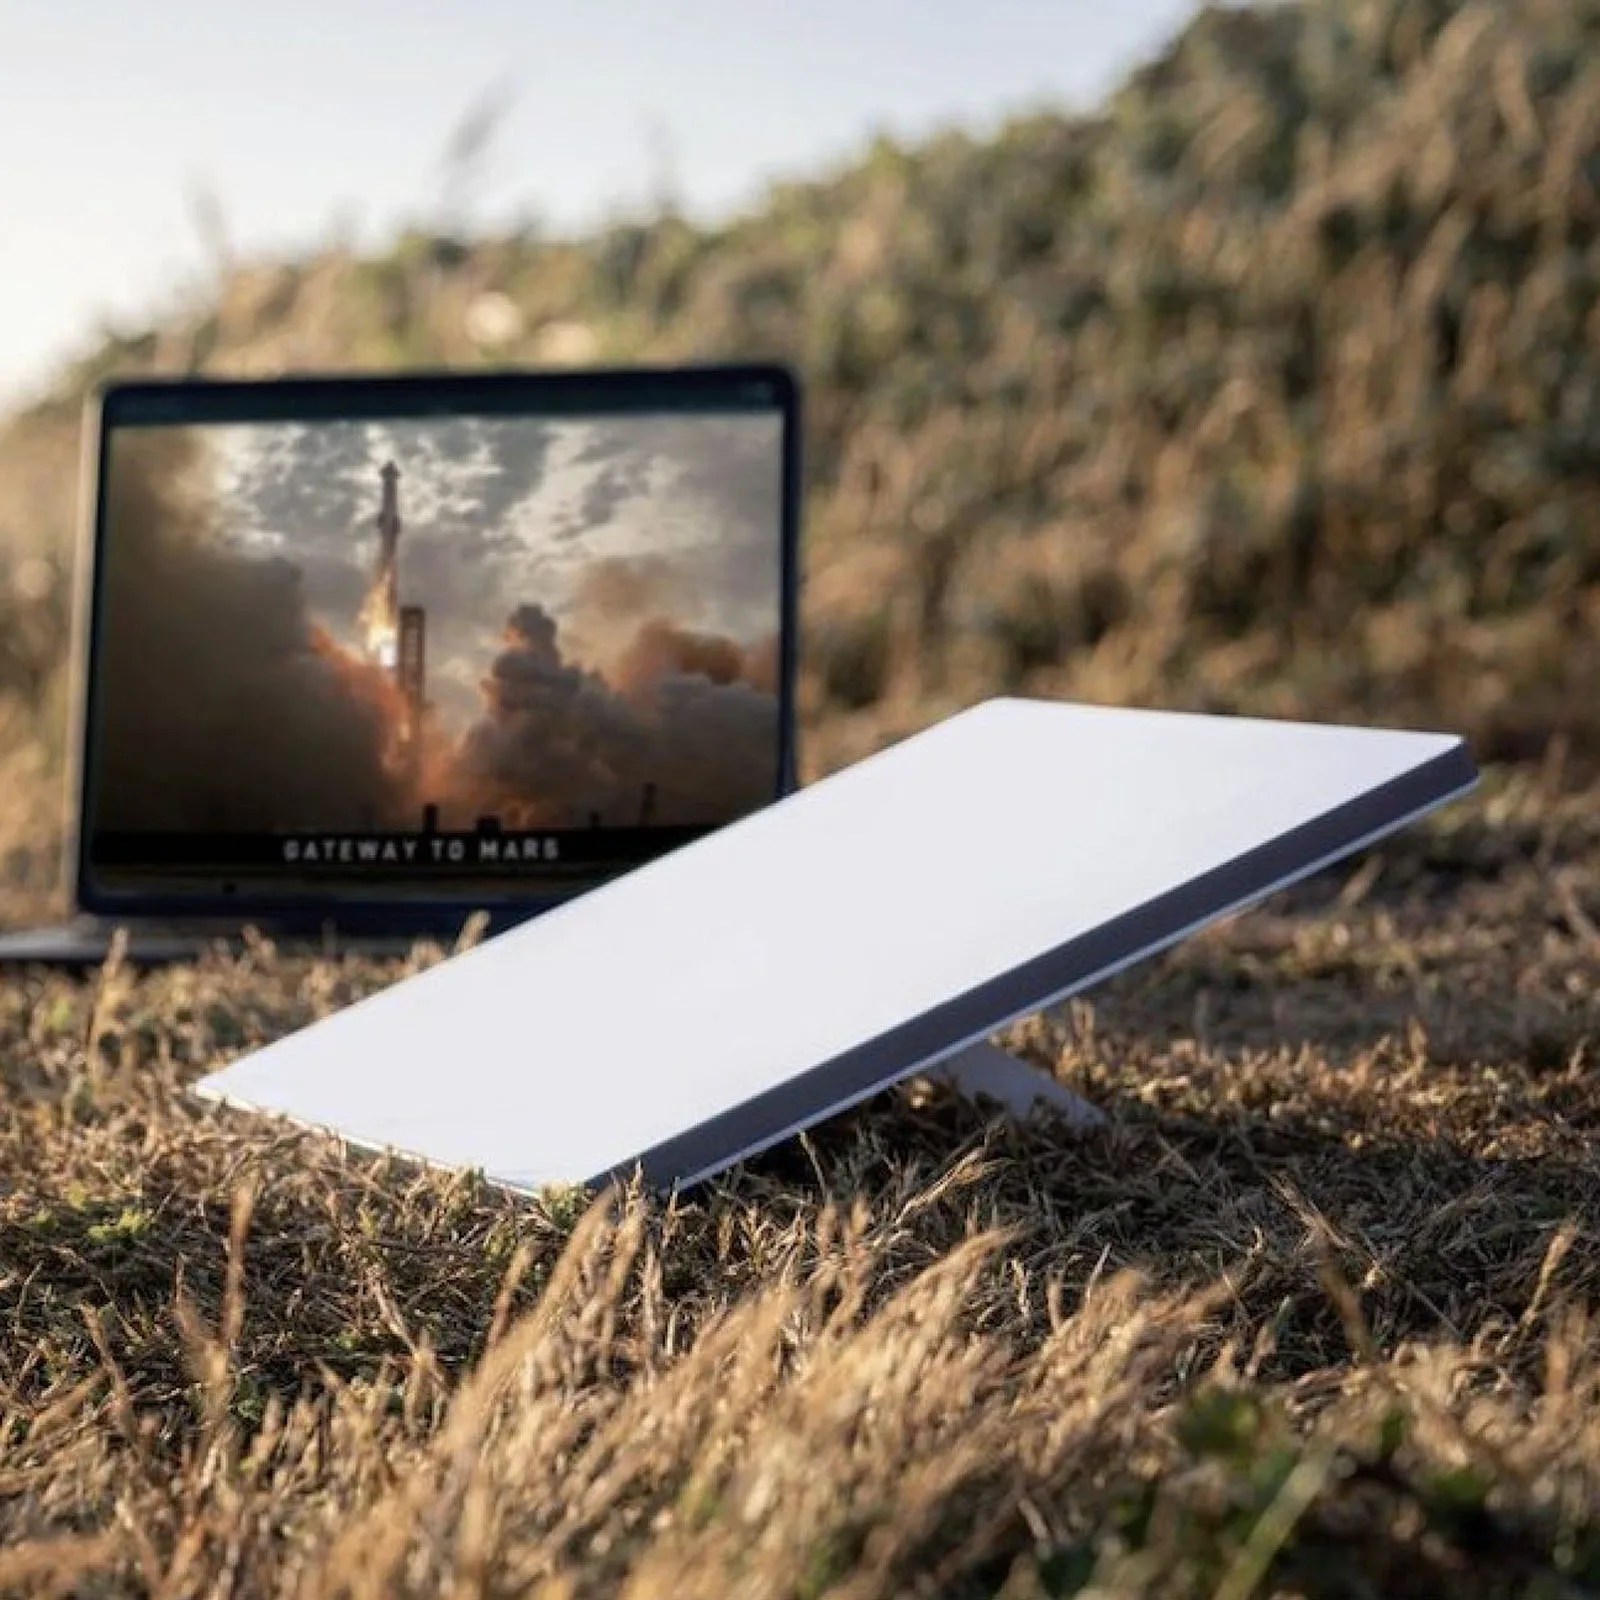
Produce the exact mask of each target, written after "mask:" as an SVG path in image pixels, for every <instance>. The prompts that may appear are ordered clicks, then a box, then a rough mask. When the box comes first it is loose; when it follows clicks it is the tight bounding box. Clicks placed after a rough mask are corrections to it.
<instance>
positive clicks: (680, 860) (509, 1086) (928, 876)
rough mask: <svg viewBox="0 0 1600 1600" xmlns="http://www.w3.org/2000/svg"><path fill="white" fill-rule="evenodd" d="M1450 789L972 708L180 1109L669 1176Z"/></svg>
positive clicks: (1461, 750) (968, 1032) (1302, 753)
mask: <svg viewBox="0 0 1600 1600" xmlns="http://www.w3.org/2000/svg"><path fill="white" fill-rule="evenodd" d="M1475 781H1476V773H1475V770H1474V768H1473V764H1472V760H1471V758H1470V756H1469V755H1468V753H1467V751H1466V748H1465V746H1464V745H1463V744H1462V742H1461V741H1460V740H1459V739H1457V738H1454V737H1452V736H1449V735H1443V734H1429V733H1403V732H1387V731H1380V730H1375V729H1363V728H1342V727H1325V726H1317V725H1309V724H1298V723H1288V722H1266V721H1258V720H1252V719H1247V718H1235V717H1214V716H1192V715H1182V714H1176V713H1166V712H1148V711H1123V710H1112V709H1108V708H1102V707H1091V706H1077V705H1064V704H1060V703H1053V702H1040V701H1026V700H992V701H989V702H986V703H985V704H983V705H980V706H977V707H975V708H973V709H972V710H970V711H966V712H963V713H961V714H960V715H958V716H955V717H952V718H951V719H950V720H948V721H947V722H944V723H941V724H940V725H938V726H937V727H934V728H932V729H930V730H928V731H927V732H925V733H922V734H919V735H917V736H916V737H914V738H911V739H907V740H906V741H905V742H903V743H901V744H898V745H895V746H893V747H891V748H890V749H888V750H885V751H882V752H880V753H878V754H877V755H874V756H871V757H869V758H868V759H867V760H864V761H862V762H860V763H858V764H857V765H855V766H853V767H850V768H847V769H846V770H844V771H842V772H839V773H835V774H834V775H833V776H831V777H829V778H826V779H824V780H823V781H821V782H819V783H816V784H814V785H812V786H811V787H810V788H807V789H803V790H801V791H800V792H799V793H797V794H794V795H791V796H789V797H788V798H786V799H783V800H780V801H778V802H777V803H776V804H774V805H771V806H768V807H767V808H766V809H764V810H762V811H758V812H756V813H754V814H753V815H751V816H748V817H746V818H744V819H743V820H741V821H739V822H736V823H733V824H732V825H730V826H728V827H726V828H723V829H721V830H720V831H718V832H716V833H714V834H712V835H710V836H708V837H707V838H705V839H702V840H699V841H697V842H696V843H693V844H690V845H688V846H686V847H684V848H682V849H680V850H678V851H676V852H674V853H673V854H671V855H668V856H665V857H663V858H661V859H660V860H658V861H655V862H652V863H651V864H649V865H647V866H644V867H641V868H639V869H638V870H636V871H634V872H631V873H629V874H627V875H626V876H625V877H622V878H619V879H617V880H616V881H614V882H612V883H610V884H607V885H605V886H604V887H602V888H600V889H597V890H595V891H593V892H592V893H590V894H587V895H585V896H583V897H582V898H580V899H577V900H574V901H572V902H570V903H569V904H567V905H564V906H561V907H559V908H558V909H556V910H554V911H551V912H548V913H547V914H545V915H544V916H541V917H539V918H537V919H535V920H533V921H531V922H528V923H525V924H523V925H522V926H520V927H518V928H515V929H513V930H512V931H511V932H509V933H505V934H503V935H501V936H500V937H499V938H496V939H493V940H491V941H489V942H488V943H486V944H483V945H480V946H478V947H477V948H475V949H472V950H469V951H466V952H464V953H463V954H461V955H458V956H455V957H453V958H451V959H449V960H447V961H444V962H442V963H440V964H439V965H438V966H436V967H433V968H430V969H429V970H427V971H425V972H423V973H420V974H419V975H417V976H416V977H413V978H410V979H407V980H406V981H404V982H402V983H399V984H397V985H395V986H394V987H392V988H390V989H387V990H384V991H383V992H381V993H379V994H376V995H374V996H372V997H371V998H369V999H366V1000H363V1001H361V1002H359V1003H357V1004H355V1005H353V1006H350V1007H349V1008H348V1009H346V1010H344V1011H342V1012H339V1013H337V1014H336V1015H334V1016H331V1017H328V1018H326V1019H324V1020H322V1021H319V1022H317V1023H315V1024H313V1025H312V1026H311V1027H309V1028H307V1029H305V1030H304V1031H303V1032H301V1033H298V1034H295V1035H293V1036H291V1037H289V1038H286V1039H283V1040H281V1041H279V1042H278V1043H276V1044H273V1045H270V1046H268V1047H267V1048H265V1049H263V1050H261V1051H259V1052H257V1053H256V1054H254V1055H252V1056H249V1057H247V1058H245V1059H243V1060H241V1061H239V1062H236V1063H235V1064H234V1065H232V1066H230V1067H228V1068H226V1069H225V1070H223V1071H221V1072H218V1073H216V1074H214V1075H212V1076H211V1077H209V1078H207V1079H205V1080H204V1082H202V1083H201V1084H200V1085H199V1089H200V1092H201V1093H202V1094H205V1095H207V1096H210V1097H212V1098H215V1099H219V1100H227V1101H229V1102H231V1103H232V1104H235V1105H240V1106H246V1107H251V1108H254V1109H256V1110H260V1111H270V1112H277V1113H280V1114H282V1115H283V1116H286V1117H290V1118H293V1119H295V1120H296V1121H299V1122H302V1123H306V1124H311V1125H315V1126H318V1127H323V1128H326V1129H329V1130H331V1131H333V1132H335V1133H337V1134H340V1135H343V1136H344V1137H345V1138H347V1139H349V1140H351V1141H353V1142H355V1143H357V1144H360V1145H364V1146H370V1147H373V1148H387V1149H392V1150H394V1151H396V1152H399V1153H402V1154H406V1155H410V1156H414V1157H416V1158H418V1159H420V1160H423V1161H427V1162H434V1163H439V1164H442V1165H445V1166H449V1167H454V1168H463V1167H472V1168H477V1169H480V1170H481V1171H482V1172H483V1173H484V1174H485V1175H486V1176H487V1177H489V1178H491V1179H493V1180H495V1181H498V1182H501V1183H504V1184H507V1185H510V1186H513V1187H517V1188H537V1187H539V1186H541V1185H544V1184H547V1183H593V1182H598V1181H601V1180H603V1179H605V1178H607V1177H608V1176H611V1175H613V1174H618V1173H623V1172H627V1171H629V1170H632V1169H633V1168H634V1167H635V1166H636V1165H638V1166H641V1167H642V1168H643V1171H644V1173H645V1175H646V1177H647V1178H648V1179H650V1180H651V1181H653V1182H656V1183H659V1184H670V1183H674V1182H678V1183H686V1182H690V1181H693V1180H695V1179H697V1178H701V1177H705V1176H708V1175H709V1174H711V1173H712V1172H715V1171H717V1170H719V1169H721V1168H722V1167H725V1166H727V1165H729V1164H730V1163H732V1162H734V1161H736V1160H738V1159H739V1158H740V1157H742V1156H745V1155H749V1154H753V1153H754V1152H755V1151H758V1150H761V1149H763V1148H764V1147H766V1146H768V1145H770V1144H772V1143H774V1142H775V1141H777V1140H779V1139H781V1138H783V1137H784V1136H785V1135H787V1134H790V1133H793V1132H796V1131H798V1130H799V1129H801V1128H804V1127H806V1126H809V1125H810V1124H811V1123H814V1122H816V1121H819V1120H820V1119H822V1118H824V1117H826V1116H829V1115H831V1114H832V1113H834V1112H837V1111H839V1110H841V1109H843V1108H844V1107H846V1106H849V1105H851V1104H853V1103H855V1102H857V1101H860V1100H862V1099H865V1098H866V1097H867V1096H869V1095H871V1094H873V1093H874V1092H876V1091H877V1090H880V1089H882V1088H884V1087H885V1086H887V1085H888V1084H891V1083H893V1082H895V1081H897V1080H899V1079H901V1078H904V1077H906V1076H908V1075H910V1074H912V1073H914V1072H919V1071H928V1070H929V1069H932V1068H934V1067H936V1066H938V1064H940V1063H942V1062H949V1061H951V1060H958V1059H961V1056H960V1053H961V1052H964V1051H967V1050H968V1049H969V1047H971V1046H973V1045H974V1044H975V1043H978V1042H981V1041H982V1040H983V1039H984V1038H985V1036H986V1035H988V1034H989V1033H991V1032H993V1030H994V1029H996V1028H997V1027H999V1026H1001V1025H1002V1024H1004V1023H1006V1022H1008V1021H1010V1020H1011V1019H1012V1018H1015V1017H1018V1016H1022V1015H1025V1014H1027V1013H1029V1012H1032V1011H1036V1010H1038V1009H1039V1008H1040V1007H1042V1006H1044V1005H1046V1004H1048V1003H1050V1002H1052V1001H1055V1000H1058V999H1060V998H1062V997H1063V996H1065V995H1068V994H1071V993H1073V992H1075V991H1077V990H1080V989H1083V988H1085V987H1087V986H1088V985H1090V984H1092V983H1094V982H1096V981H1097V980H1098V979H1101V978H1104V977H1106V976H1107V975H1108V974H1110V973H1112V972H1114V971H1116V970H1117V969H1119V968H1121V967H1124V966H1127V965H1128V964H1129V963H1131V962H1133V961H1136V960H1138V959H1139V958H1140V957H1142V956H1146V955H1149V954H1150V953H1152V952H1153V951H1155V950H1158V949H1160V948H1162V947H1163V946H1166V945H1169V944H1171V943H1173V942H1174V941H1175V940H1177V939H1180V938H1182V937H1183V936H1184V935H1186V934H1188V933H1190V932H1193V931H1194V930H1195V929H1197V928H1199V927H1201V926H1203V925H1204V924H1206V923H1209V922H1211V921H1213V920H1215V919H1216V918H1218V917H1220V916H1222V915H1223V914H1224V913H1226V912H1228V911H1231V910H1234V909H1236V908H1238V907H1240V906H1243V905H1246V904H1248V903H1250V902H1251V901H1254V900H1257V899H1259V898H1260V897H1261V896H1262V895H1264V894H1266V893H1267V892H1269V891H1270V890H1272V889H1275V888H1278V887H1280V886H1282V885H1284V884H1286V883H1289V882H1291V881H1293V880H1294V879H1296V878H1300V877H1303V876H1305V875H1306V874H1307V873H1310V872H1312V871H1315V870H1316V869H1317V868H1318V867H1321V866H1324V865H1326V864H1327V863H1328V862H1331V861H1333V860H1335V859H1336V858H1338V857H1340V856H1343V855H1345V854H1347V853H1349V852H1350V851H1352V850H1355V849H1358V848H1359V847H1360V846H1362V845H1364V844H1367V843H1368V842H1370V841H1371V840H1373V839H1376V838H1378V837H1379V836H1380V835H1382V834H1385V833H1388V832H1390V831H1392V830H1393V829H1395V828H1398V827H1400V826H1401V825H1402V824H1404V823H1405V822H1407V821H1409V820H1411V819H1413V818H1415V817H1417V816H1419V815H1421V814H1422V813H1423V812H1425V811H1428V810H1430V809H1432V808H1433V807H1434V806H1437V805H1439V804H1440V803H1441V802H1442V801H1444V800H1446V799H1448V798H1450V797H1451V796H1453V795H1456V794H1460V793H1461V792H1463V791H1464V790H1466V789H1468V788H1470V787H1471V786H1472V784H1473V783H1474V782H1475Z"/></svg>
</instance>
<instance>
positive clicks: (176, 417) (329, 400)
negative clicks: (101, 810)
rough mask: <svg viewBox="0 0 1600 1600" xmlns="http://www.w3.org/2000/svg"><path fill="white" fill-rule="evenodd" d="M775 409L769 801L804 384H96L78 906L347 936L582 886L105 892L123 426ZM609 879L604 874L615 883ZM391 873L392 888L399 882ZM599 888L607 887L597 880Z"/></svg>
mask: <svg viewBox="0 0 1600 1600" xmlns="http://www.w3.org/2000/svg"><path fill="white" fill-rule="evenodd" d="M768 409H770V410H772V411H775V412H776V413H778V415H779V417H780V419H781V432H782V437H781V443H780V454H781V465H780V473H781V484H780V495H779V530H778V532H779V543H780V548H779V552H778V560H779V578H780V585H779V587H780V593H779V605H778V611H779V623H778V737H777V750H776V752H775V754H776V757H777V760H776V783H775V785H774V789H773V795H772V798H773V799H778V798H780V797H781V796H783V795H785V794H787V793H789V792H790V791H791V790H792V789H793V788H794V786H795V783H796V774H797V770H798V752H797V749H796V743H797V738H796V715H795V695H796V672H797V649H798V625H799V581H800V568H799V542H800V495H801V481H800V474H801V467H800V386H799V383H798V381H797V379H796V377H795V375H794V374H793V372H792V371H790V370H789V369H788V368H786V367H784V366H781V365H777V364H768V363H760V364H741V365H717V366H689V367H670V368H669V367H616V368H605V369H591V370H582V371H579V370H563V371H552V372H539V371H524V370H517V371H503V370H502V371H483V372H413V373H405V374H316V375H304V376H295V377H292V378H282V379H271V380H263V379H214V378H205V379H194V378H149V379H137V380H130V381H118V382H112V383H108V384H106V385H105V386H104V387H102V388H101V389H100V391H99V392H98V394H97V395H96V396H95V397H94V399H93V401H92V402H91V422H90V429H91V433H90V439H89V440H87V441H86V443H89V444H90V452H91V453H89V454H88V459H87V460H86V463H85V465H86V468H87V472H86V477H87V478H88V479H89V480H90V481H89V483H87V484H86V489H87V490H88V491H89V492H88V493H87V494H86V496H85V498H86V502H87V504H88V507H89V516H88V518H87V519H86V523H85V530H84V531H85V538H84V546H85V548H84V551H83V557H82V560H81V561H80V568H81V575H80V586H79V597H78V633H79V638H80V645H79V648H78V650H77V652H76V654H77V657H78V687H77V692H76V695H75V697H74V702H75V703H74V707H73V717H74V723H75V726H74V729H73V739H72V744H73V748H74V753H75V755H76V758H77V760H76V770H75V772H74V774H73V779H72V791H73V802H74V805H73V810H74V816H73V823H74V827H73V833H72V838H71V840H70V842H69V850H68V860H69V861H70V862H71V867H72V889H73V898H74V901H75V903H76V904H77V906H78V907H79V909H81V910H83V911H86V912H90V913H92V914H96V915H102V916H119V917H139V916H151V917H190V916H192V917H200V918H205V917H216V918H226V919H227V920H228V921H230V922H233V921H246V922H248V921H256V922H261V923H270V924H272V925H274V926H284V927H288V926H298V925H304V926H306V927H308V928H309V927H316V926H320V925H325V924H327V923H328V922H329V921H331V920H335V919H336V920H337V921H338V922H339V923H340V924H341V925H347V926H350V927H354V928H360V927H363V926H371V927H381V926H383V925H387V924H399V923H405V924H407V925H412V926H424V927H425V926H428V925H430V924H438V925H440V926H448V925H451V924H459V922H460V921H461V919H462V918H463V917H464V916H466V915H468V914H469V913H471V912H473V911H476V910H484V911H488V912H490V913H491V914H495V913H497V912H506V913H516V914H524V913H529V912H534V911H538V910H542V909H545V908H547V907H549V906H553V905H557V904H559V903H560V902H561V901H563V900H567V899H570V898H572V897H573V895H574V894H578V893H582V892H584V890H585V889H586V888H588V887H592V885H587V884H586V885H582V886H579V887H572V886H563V887H561V888H558V889H550V888H539V887H535V886H530V887H529V888H528V889H527V890H526V891H522V890H519V889H518V888H517V886H516V885H515V884H512V883H507V882H506V881H504V880H500V881H495V882H486V883H485V884H484V885H483V886H482V889H481V890H480V891H475V892H472V893H434V894H429V893H426V892H424V891H423V890H422V889H421V887H420V885H419V886H418V888H417V892H415V893H407V892H405V890H404V889H401V888H399V887H398V886H397V887H395V888H391V889H390V890H389V891H388V892H386V893H383V894H381V895H380V894H364V893H362V891H361V889H360V887H359V886H358V885H356V884H352V883H349V882H345V883H341V884H339V885H338V886H337V887H335V886H331V885H330V886H329V888H328V889H327V890H326V891H325V892H324V891H320V890H316V889H310V888H308V889H303V890H301V891H299V892H296V893H279V894H275V893H273V892H272V891H271V890H270V889H265V888H262V887H260V886H258V885H253V884H248V883H241V884H239V885H238V886H237V887H235V888H233V889H232V890H231V892H229V891H224V890H221V889H219V890H217V891H214V892H213V891H210V890H208V889H201V890H194V889H188V888H182V889H180V888H176V887H163V886H159V885H152V886H151V887H149V888H145V887H143V886H140V887H136V888H128V887H121V886H119V887H110V886H108V885H106V884H104V883H102V882H98V881H97V880H96V878H95V873H94V866H93V863H92V860H91V856H92V853H93V843H94V828H95V816H94V812H95V796H96V784H97V779H98V772H97V768H98V762H99V745H100V739H99V731H100V722H99V716H100V707H99V703H98V702H99V695H100V685H99V683H98V675H97V672H96V663H97V661H98V660H99V659H100V655H101V652H100V649H99V641H100V630H101V627H102V625H103V622H104V612H105V595H104V589H103V578H104V569H105V563H104V562H103V561H102V560H101V559H100V557H101V552H102V550H103V547H104V540H105V538H106V506H107V488H108V476H109V471H108V469H109V463H110V459H111V446H112V439H113V436H114V435H115V432H116V430H117V429H118V428H119V427H138V426H206V425H208V424H210V425H221V424H227V423H249V422H307V421H317V420H346V419H358V420H366V419H371V420H374V421H383V420H390V419H394V418H402V417H408V418H414V417H428V416H438V417H450V416H470V415H500V416H516V415H527V416H533V417H537V416H542V415H595V414H602V415H615V416H627V415H652V414H654V415H659V414H661V413H663V412H675V413H683V414H689V415H693V414H694V413H696V412H700V411H710V412H718V411H722V412H727V413H729V414H734V413H738V412H742V411H759V410H768ZM612 875H613V876H614V874H612ZM394 881H395V880H393V879H391V880H390V882H391V883H394ZM601 881H604V880H601Z"/></svg>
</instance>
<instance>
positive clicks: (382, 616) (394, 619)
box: [356, 461, 400, 672]
mask: <svg viewBox="0 0 1600 1600" xmlns="http://www.w3.org/2000/svg"><path fill="white" fill-rule="evenodd" d="M379 476H380V477H381V478H382V479H383V501H382V504H381V506H380V507H379V510H378V519H377V520H378V556H377V560H376V562H375V563H374V564H373V571H372V586H371V588H369V589H368V590H367V595H366V598H365V599H364V600H363V601H362V602H361V610H360V612H359V613H358V614H357V616H356V626H357V628H358V630H359V632H360V635H361V646H362V648H363V649H364V650H365V651H366V653H367V657H368V659H369V660H371V661H373V662H375V663H376V664H377V665H378V666H380V667H382V668H383V669H384V671H386V672H393V671H394V669H395V667H396V665H397V663H398V662H399V659H400V492H399V484H400V469H399V468H398V467H397V466H396V465H395V464H394V462H392V461H386V462H385V463H384V464H383V470H382V472H381V473H379Z"/></svg>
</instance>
